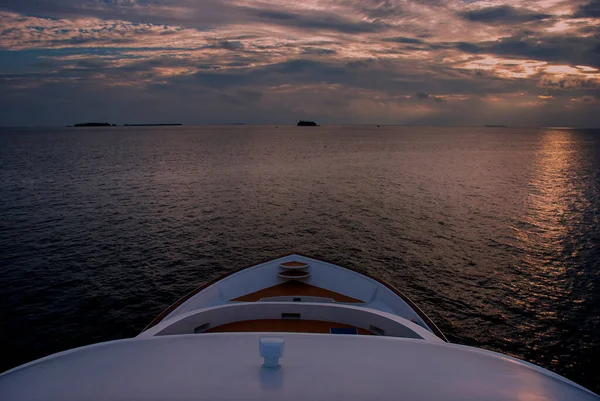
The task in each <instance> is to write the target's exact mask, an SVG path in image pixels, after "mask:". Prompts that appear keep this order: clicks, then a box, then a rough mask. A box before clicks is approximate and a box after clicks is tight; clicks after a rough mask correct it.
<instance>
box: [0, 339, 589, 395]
mask: <svg viewBox="0 0 600 401" xmlns="http://www.w3.org/2000/svg"><path fill="white" fill-rule="evenodd" d="M261 337H283V338H285V356H284V357H283V358H282V359H281V360H280V363H281V366H282V367H281V369H280V370H267V369H265V368H262V367H261V364H262V360H261V358H260V357H259V350H258V344H259V339H260V338H261ZM0 398H1V399H2V400H3V401H9V400H21V401H27V400H64V401H67V400H77V401H80V400H161V401H162V400H278V401H281V400H303V401H305V400H316V399H318V400H332V401H333V400H343V401H350V400H361V401H363V400H394V401H396V400H429V401H435V400H440V401H450V400H461V401H462V400H511V401H512V400H523V401H541V400H569V401H579V400H600V397H598V396H596V395H595V394H593V393H591V392H589V391H587V390H585V389H583V388H582V387H580V386H577V385H576V384H574V383H572V382H570V381H568V380H567V379H564V378H562V377H560V376H558V375H555V374H553V373H550V372H549V371H546V370H544V369H541V368H538V367H535V366H533V365H530V364H527V363H524V362H521V361H518V360H516V359H512V358H509V357H505V356H503V355H500V354H495V353H491V352H488V351H483V350H479V349H476V348H469V347H464V346H458V345H452V344H447V343H442V342H430V341H422V340H411V339H399V338H388V337H371V336H352V335H327V334H326V335H318V334H297V333H285V334H274V333H267V334H260V333H236V334H229V333H228V334H201V335H180V336H163V337H154V338H150V339H132V340H120V341H114V342H109V343H102V344H96V345H92V346H88V347H83V348H79V349H76V350H72V351H67V352H64V353H61V354H57V355H54V356H51V357H48V358H45V359H42V360H39V361H37V362H32V363H30V364H27V365H24V366H22V367H20V368H17V369H14V370H12V371H9V372H7V373H5V374H3V375H0Z"/></svg>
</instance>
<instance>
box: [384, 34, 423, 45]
mask: <svg viewBox="0 0 600 401" xmlns="http://www.w3.org/2000/svg"><path fill="white" fill-rule="evenodd" d="M382 40H383V41H384V42H393V43H410V44H417V45H419V44H422V43H425V42H424V41H423V40H421V39H417V38H409V37H406V36H398V37H394V38H384V39H382Z"/></svg>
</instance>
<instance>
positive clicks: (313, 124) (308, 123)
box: [298, 120, 319, 127]
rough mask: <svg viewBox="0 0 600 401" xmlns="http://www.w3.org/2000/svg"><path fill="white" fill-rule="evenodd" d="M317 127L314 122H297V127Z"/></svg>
mask: <svg viewBox="0 0 600 401" xmlns="http://www.w3.org/2000/svg"><path fill="white" fill-rule="evenodd" d="M318 126H319V125H318V124H317V123H316V122H314V121H302V120H300V121H298V127H318Z"/></svg>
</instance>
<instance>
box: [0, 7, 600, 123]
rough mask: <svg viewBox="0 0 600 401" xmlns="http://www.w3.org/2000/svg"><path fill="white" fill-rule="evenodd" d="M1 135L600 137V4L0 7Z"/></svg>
mask: <svg viewBox="0 0 600 401" xmlns="http://www.w3.org/2000/svg"><path fill="white" fill-rule="evenodd" d="M0 32H1V34H0V125H4V126H6V125H64V124H72V123H75V122H82V121H109V122H113V123H130V122H153V123H154V122H182V123H185V124H193V123H198V124H214V123H227V122H247V123H257V124H262V123H265V124H270V123H276V124H284V123H294V122H295V121H297V120H298V119H314V120H317V121H318V122H321V123H326V124H327V123H329V124H334V123H347V124H356V123H370V124H372V123H375V124H432V125H438V124H449V125H479V124H509V125H526V126H532V125H534V126H548V125H552V126H557V125H560V126H588V127H590V126H595V127H600V70H599V69H600V0H540V1H534V0H527V1H525V0H511V1H506V0H505V1H502V0H482V1H478V0H302V1H292V0H265V1H255V0H0Z"/></svg>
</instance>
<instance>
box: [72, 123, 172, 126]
mask: <svg viewBox="0 0 600 401" xmlns="http://www.w3.org/2000/svg"><path fill="white" fill-rule="evenodd" d="M174 125H183V124H180V123H174V124H172V123H167V124H164V123H160V124H123V127H171V126H174ZM69 127H70V125H69ZM73 127H117V124H110V123H79V124H74V125H73Z"/></svg>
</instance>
